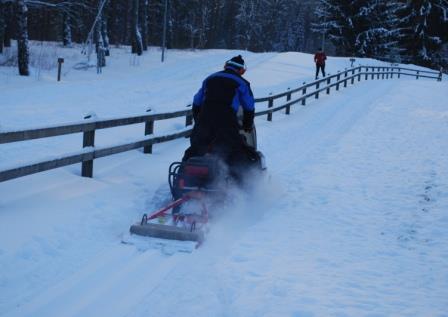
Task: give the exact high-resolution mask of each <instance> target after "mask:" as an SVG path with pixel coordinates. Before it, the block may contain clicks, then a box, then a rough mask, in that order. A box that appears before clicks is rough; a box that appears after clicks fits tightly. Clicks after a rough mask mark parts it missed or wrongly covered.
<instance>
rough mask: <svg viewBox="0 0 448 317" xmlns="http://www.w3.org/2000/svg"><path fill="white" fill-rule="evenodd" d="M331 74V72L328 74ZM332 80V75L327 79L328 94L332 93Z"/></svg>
mask: <svg viewBox="0 0 448 317" xmlns="http://www.w3.org/2000/svg"><path fill="white" fill-rule="evenodd" d="M328 76H330V74H328ZM330 82H331V76H330V77H328V79H327V95H329V94H330Z"/></svg>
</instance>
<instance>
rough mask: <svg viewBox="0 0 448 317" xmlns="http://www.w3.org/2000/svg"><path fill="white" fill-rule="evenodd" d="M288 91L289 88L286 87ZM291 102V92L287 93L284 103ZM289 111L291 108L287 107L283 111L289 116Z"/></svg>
mask: <svg viewBox="0 0 448 317" xmlns="http://www.w3.org/2000/svg"><path fill="white" fill-rule="evenodd" d="M288 90H291V88H289V87H288ZM288 101H291V92H288V94H287V95H286V102H288ZM290 111H291V106H287V107H286V110H285V114H289V113H290Z"/></svg>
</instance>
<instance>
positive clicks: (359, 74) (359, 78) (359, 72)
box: [358, 66, 362, 81]
mask: <svg viewBox="0 0 448 317" xmlns="http://www.w3.org/2000/svg"><path fill="white" fill-rule="evenodd" d="M361 71H362V67H361V66H359V71H358V81H361Z"/></svg>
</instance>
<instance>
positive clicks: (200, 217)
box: [130, 127, 266, 247]
mask: <svg viewBox="0 0 448 317" xmlns="http://www.w3.org/2000/svg"><path fill="white" fill-rule="evenodd" d="M240 134H241V135H242V136H243V138H244V139H245V141H246V143H247V145H248V146H250V147H251V149H253V153H255V156H256V158H254V160H253V166H252V167H251V168H252V170H256V171H259V172H260V173H262V172H263V171H264V170H266V165H265V160H264V156H263V154H262V153H261V152H259V151H257V135H256V130H255V127H253V129H252V131H251V132H245V131H244V130H241V131H240ZM233 181H234V180H233V179H232V175H231V174H230V173H229V170H228V166H226V165H225V163H224V162H223V161H222V160H221V159H220V158H219V157H218V156H216V155H215V154H213V152H211V153H207V154H205V155H204V156H195V157H191V158H189V159H188V160H186V161H184V162H174V163H172V164H171V165H170V167H169V172H168V183H169V186H170V190H171V195H172V200H173V201H172V202H171V203H170V204H168V205H167V206H165V207H163V208H161V209H159V210H157V211H155V212H153V213H151V214H144V215H143V217H142V219H141V221H140V222H139V223H136V224H134V225H132V226H131V228H130V233H131V234H135V235H139V236H147V237H153V238H160V239H167V240H181V241H194V242H196V243H197V244H196V247H198V246H200V245H201V244H202V243H203V241H204V239H205V235H206V234H207V232H208V230H209V228H208V220H209V212H208V206H209V204H210V202H213V201H217V200H220V199H223V198H224V197H225V195H226V190H227V188H228V186H229V183H231V182H233Z"/></svg>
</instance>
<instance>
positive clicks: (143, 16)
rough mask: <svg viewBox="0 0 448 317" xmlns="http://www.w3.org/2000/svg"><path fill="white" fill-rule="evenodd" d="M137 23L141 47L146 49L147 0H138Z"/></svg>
mask: <svg viewBox="0 0 448 317" xmlns="http://www.w3.org/2000/svg"><path fill="white" fill-rule="evenodd" d="M139 17H140V18H139V25H140V30H141V36H142V47H143V50H144V51H147V50H148V0H140V14H139Z"/></svg>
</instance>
